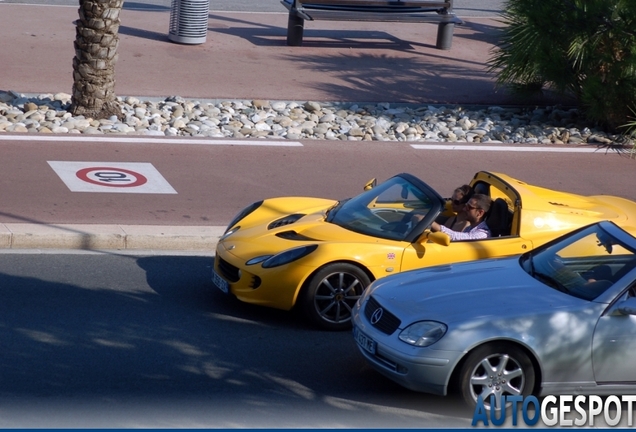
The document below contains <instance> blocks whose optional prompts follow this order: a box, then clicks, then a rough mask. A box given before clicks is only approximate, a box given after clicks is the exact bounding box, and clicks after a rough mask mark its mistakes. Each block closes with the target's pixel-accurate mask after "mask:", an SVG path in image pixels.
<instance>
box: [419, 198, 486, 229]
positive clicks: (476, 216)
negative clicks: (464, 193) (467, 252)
mask: <svg viewBox="0 0 636 432" xmlns="http://www.w3.org/2000/svg"><path fill="white" fill-rule="evenodd" d="M491 204H492V200H491V199H490V197H489V196H487V195H483V194H475V195H473V196H472V197H471V198H470V199H469V200H468V202H467V203H466V219H467V220H468V221H469V222H470V226H468V228H466V229H465V230H464V231H453V230H452V229H450V228H447V227H445V226H443V225H440V224H438V223H437V222H433V224H432V225H431V231H433V232H437V231H441V232H443V233H445V234H448V235H449V236H450V238H451V240H478V239H485V238H488V237H490V228H488V225H486V215H487V214H488V210H490V205H491Z"/></svg>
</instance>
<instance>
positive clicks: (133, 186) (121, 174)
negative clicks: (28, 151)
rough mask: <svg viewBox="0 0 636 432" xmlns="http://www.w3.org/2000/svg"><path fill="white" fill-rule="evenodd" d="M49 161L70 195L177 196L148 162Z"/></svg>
mask: <svg viewBox="0 0 636 432" xmlns="http://www.w3.org/2000/svg"><path fill="white" fill-rule="evenodd" d="M47 162H48V164H49V166H50V167H51V168H52V169H53V171H55V173H56V174H57V175H58V176H59V177H60V179H62V181H63V182H64V184H65V185H66V186H67V187H68V188H69V189H70V190H71V192H106V193H140V194H176V193H177V191H176V190H174V188H173V187H172V186H170V183H168V181H167V180H166V179H165V178H163V176H162V175H161V173H159V171H157V169H156V168H155V167H154V166H153V165H152V164H151V163H147V162H77V161H47Z"/></svg>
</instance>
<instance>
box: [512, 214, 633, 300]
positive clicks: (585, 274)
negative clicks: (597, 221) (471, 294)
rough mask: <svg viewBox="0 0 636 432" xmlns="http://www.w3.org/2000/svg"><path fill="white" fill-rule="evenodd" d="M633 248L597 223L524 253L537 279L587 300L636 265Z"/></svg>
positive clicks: (527, 265) (592, 298)
mask: <svg viewBox="0 0 636 432" xmlns="http://www.w3.org/2000/svg"><path fill="white" fill-rule="evenodd" d="M635 252H636V251H634V250H633V249H631V248H629V247H628V246H627V245H625V244H623V243H622V242H620V241H619V240H618V239H616V238H615V237H614V236H612V235H610V234H609V233H608V232H607V231H605V230H603V229H602V228H601V227H600V226H599V225H593V226H591V227H589V228H587V229H585V230H582V231H580V232H578V233H576V234H574V235H571V236H568V237H566V238H564V239H563V240H562V241H560V242H557V243H554V244H552V245H550V246H548V247H545V248H540V249H537V250H536V251H535V252H532V253H529V254H528V255H526V256H524V258H523V260H522V265H523V268H524V270H526V271H527V272H528V273H529V274H530V275H531V276H533V277H534V278H535V279H537V280H539V281H541V282H543V283H544V284H546V285H548V286H550V287H552V288H554V289H557V290H560V291H563V292H564V293H567V294H569V295H572V296H575V297H578V298H582V299H585V300H594V299H595V298H596V297H598V296H599V295H601V294H602V293H604V292H605V291H606V290H607V289H609V288H610V287H611V286H612V285H613V284H614V283H615V282H616V281H618V280H619V279H620V278H621V277H622V276H623V275H625V274H626V273H627V272H629V271H630V270H632V269H633V268H634V267H635V266H636V255H635Z"/></svg>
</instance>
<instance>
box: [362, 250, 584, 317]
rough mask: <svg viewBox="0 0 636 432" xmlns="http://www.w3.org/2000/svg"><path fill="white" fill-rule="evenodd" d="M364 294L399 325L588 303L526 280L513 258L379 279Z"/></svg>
mask: <svg viewBox="0 0 636 432" xmlns="http://www.w3.org/2000/svg"><path fill="white" fill-rule="evenodd" d="M369 294H371V295H372V297H373V298H374V299H375V300H376V301H378V302H379V303H380V305H382V307H383V308H384V309H385V310H387V311H389V312H391V313H393V314H394V315H397V316H398V317H399V318H400V319H401V320H402V322H403V323H404V324H410V323H412V322H414V321H419V320H423V319H426V320H438V321H441V322H444V323H446V324H451V323H453V322H461V321H466V320H473V319H475V318H482V319H488V318H489V317H492V318H493V319H502V318H506V317H515V318H519V317H521V316H522V315H524V314H531V315H537V314H541V313H551V312H554V311H556V310H561V309H572V308H577V307H584V306H585V305H586V304H589V302H587V301H584V300H581V299H578V298H576V297H573V296H570V295H568V294H564V293H562V292H560V291H557V290H555V289H553V288H550V287H548V286H546V285H545V284H543V283H541V282H539V281H537V280H536V279H534V278H533V277H531V276H530V275H529V274H528V273H526V272H525V271H524V270H523V269H522V268H521V266H520V264H519V257H512V258H499V259H491V260H482V261H474V262H468V263H459V264H451V265H445V266H438V267H429V268H426V269H422V270H414V271H409V272H404V273H401V274H397V275H395V276H391V277H388V278H383V279H381V280H379V281H378V282H376V283H375V284H374V286H373V287H372V289H371V290H370V291H369ZM529 294H531V295H529Z"/></svg>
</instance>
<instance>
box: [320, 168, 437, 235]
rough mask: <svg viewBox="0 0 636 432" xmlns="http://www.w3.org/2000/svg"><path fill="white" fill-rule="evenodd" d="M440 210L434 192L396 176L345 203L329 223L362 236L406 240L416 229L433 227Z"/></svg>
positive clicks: (332, 214)
mask: <svg viewBox="0 0 636 432" xmlns="http://www.w3.org/2000/svg"><path fill="white" fill-rule="evenodd" d="M440 208H441V206H440V200H439V198H438V197H437V196H436V195H435V194H434V193H431V192H430V191H429V190H427V188H425V187H422V185H419V186H418V185H416V184H414V183H413V182H411V181H409V180H408V179H406V178H404V177H402V176H396V177H393V178H391V179H389V180H387V181H386V182H384V183H382V184H380V185H378V186H376V187H374V188H373V189H370V190H368V191H366V192H364V193H362V194H360V195H358V196H357V197H355V198H351V199H349V200H347V201H344V202H341V203H340V205H338V206H337V207H336V208H334V209H333V211H331V212H330V214H329V218H328V219H327V221H328V222H331V223H334V224H337V225H339V226H341V227H343V228H346V229H348V230H351V231H355V232H358V233H361V234H365V235H369V236H373V237H379V238H386V239H390V240H400V241H403V240H407V239H408V238H410V237H411V234H412V233H414V231H416V230H417V231H419V232H420V233H421V232H422V231H423V229H424V227H423V226H422V223H423V221H428V223H427V224H428V225H430V221H432V220H433V219H434V218H435V217H436V216H437V214H439V211H440ZM433 213H434V214H433Z"/></svg>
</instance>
